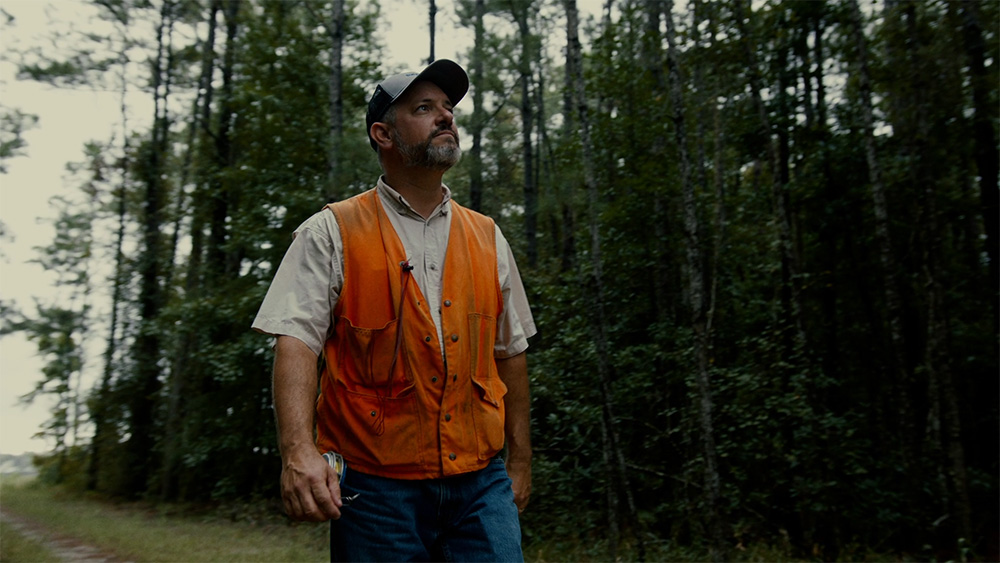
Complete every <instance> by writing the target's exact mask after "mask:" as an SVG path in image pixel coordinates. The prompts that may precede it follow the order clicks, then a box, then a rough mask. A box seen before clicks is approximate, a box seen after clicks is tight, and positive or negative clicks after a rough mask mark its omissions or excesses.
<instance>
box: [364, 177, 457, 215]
mask: <svg viewBox="0 0 1000 563" xmlns="http://www.w3.org/2000/svg"><path fill="white" fill-rule="evenodd" d="M376 187H377V189H378V192H379V195H381V196H382V201H384V202H388V204H389V205H390V206H392V209H393V210H394V211H395V212H396V213H398V214H399V215H403V216H411V217H413V218H417V219H420V220H421V221H423V220H424V218H423V217H421V216H420V214H419V213H417V212H416V211H415V210H414V209H413V207H412V206H411V205H410V203H409V202H408V201H406V198H404V197H403V196H402V195H400V194H399V192H397V191H396V190H394V189H392V188H391V187H390V186H389V184H386V183H385V179H384V178H383V177H382V176H379V178H378V184H377V186H376ZM441 189H442V190H443V191H444V196H443V197H442V198H441V204H440V205H438V206H437V207H436V208H435V209H434V212H433V213H431V216H430V217H429V218H428V220H430V219H433V218H435V217H438V216H442V217H443V216H445V215H447V214H448V213H449V212H450V211H451V190H450V189H449V188H448V186H446V185H444V184H441Z"/></svg>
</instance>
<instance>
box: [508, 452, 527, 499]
mask: <svg viewBox="0 0 1000 563" xmlns="http://www.w3.org/2000/svg"><path fill="white" fill-rule="evenodd" d="M507 475H509V476H510V488H511V489H513V490H514V504H516V505H517V511H518V512H524V508H525V507H526V506H528V501H529V500H530V499H531V462H517V461H513V462H508V463H507Z"/></svg>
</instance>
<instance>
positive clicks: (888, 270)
mask: <svg viewBox="0 0 1000 563" xmlns="http://www.w3.org/2000/svg"><path fill="white" fill-rule="evenodd" d="M849 7H850V10H851V17H852V22H853V34H854V42H855V47H856V49H857V60H858V62H857V64H858V69H857V77H858V85H859V88H860V96H861V99H860V102H861V109H862V119H863V120H864V124H863V125H864V131H865V134H864V137H865V157H866V159H867V161H868V174H869V181H870V183H871V192H872V203H873V208H874V213H875V238H876V241H877V243H878V251H879V259H880V262H881V264H882V281H883V291H884V292H885V301H886V315H887V317H888V325H889V336H890V345H891V349H892V360H893V366H892V369H893V372H894V374H895V383H896V385H895V386H896V392H895V395H896V402H897V409H898V412H899V427H900V434H901V438H902V439H901V440H900V451H901V452H902V455H903V465H904V472H905V473H907V474H909V473H910V470H911V468H912V463H913V455H914V454H913V442H914V424H913V407H912V405H911V401H910V384H911V383H910V375H909V370H908V368H907V363H906V352H905V350H906V343H905V341H904V336H903V312H902V311H903V307H902V299H901V298H900V295H899V289H898V287H899V282H898V280H897V272H898V265H897V263H896V258H895V255H894V254H893V251H892V240H891V237H890V234H889V211H888V203H887V201H886V195H885V192H886V190H885V185H884V184H883V182H882V168H881V165H880V163H879V161H878V158H877V155H876V149H875V118H874V115H873V112H872V102H871V97H872V93H871V75H870V72H869V70H868V45H867V41H866V40H865V35H864V27H863V24H862V18H861V10H860V8H859V7H858V3H857V0H850V6H849Z"/></svg>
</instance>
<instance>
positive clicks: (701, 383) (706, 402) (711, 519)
mask: <svg viewBox="0 0 1000 563" xmlns="http://www.w3.org/2000/svg"><path fill="white" fill-rule="evenodd" d="M664 15H665V17H666V22H667V68H668V76H669V82H670V103H671V105H672V106H673V110H674V111H673V123H674V132H675V135H676V141H677V151H678V157H679V158H678V160H679V161H680V163H679V164H680V173H681V189H682V192H683V204H684V242H685V247H686V252H685V255H686V257H687V273H688V291H687V295H688V302H689V306H690V310H691V328H692V329H693V332H694V347H695V357H696V358H697V364H698V365H697V371H696V372H695V380H696V381H697V383H698V407H699V408H698V421H699V426H700V430H701V444H702V455H703V456H704V460H703V461H704V479H705V494H706V497H707V498H706V499H705V505H706V507H707V509H706V515H705V516H706V521H707V524H708V531H709V537H710V541H711V543H710V544H709V552H710V554H711V557H712V560H713V561H724V560H726V546H725V536H726V535H725V533H724V532H723V524H722V516H721V511H720V505H721V493H720V484H719V470H718V462H717V459H716V458H717V454H716V451H715V430H714V428H713V423H712V385H711V379H710V375H709V348H710V345H709V340H710V335H709V334H708V331H707V330H706V322H705V321H706V319H705V282H704V276H703V271H702V264H703V256H702V250H701V244H700V242H699V233H698V231H699V227H698V205H697V201H696V200H695V194H694V181H693V179H692V177H691V160H690V157H689V156H688V150H687V146H688V139H687V126H686V123H685V117H684V116H685V112H684V97H683V93H682V90H681V76H680V65H679V63H678V60H677V46H676V43H675V40H674V36H675V30H674V17H673V0H668V1H667V3H666V7H665V10H664ZM657 27H659V26H657Z"/></svg>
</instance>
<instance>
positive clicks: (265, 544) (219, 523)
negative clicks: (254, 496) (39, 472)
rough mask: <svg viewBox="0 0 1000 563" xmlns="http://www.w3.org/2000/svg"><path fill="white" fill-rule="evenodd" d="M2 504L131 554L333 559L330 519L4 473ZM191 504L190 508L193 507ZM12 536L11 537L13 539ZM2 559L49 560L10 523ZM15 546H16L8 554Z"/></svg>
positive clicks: (138, 557)
mask: <svg viewBox="0 0 1000 563" xmlns="http://www.w3.org/2000/svg"><path fill="white" fill-rule="evenodd" d="M0 506H2V507H3V509H4V510H5V511H7V510H9V511H10V512H13V513H14V514H17V515H20V516H22V517H24V518H28V519H30V520H32V521H34V522H36V523H44V525H45V526H46V527H47V528H49V529H51V530H54V531H57V532H58V533H59V534H62V535H67V536H72V537H74V538H76V539H78V540H79V541H81V542H83V543H86V544H89V545H92V546H95V547H98V548H100V549H101V550H103V551H106V552H110V553H112V554H114V555H115V556H116V557H118V558H121V559H126V560H130V561H191V562H196V561H328V560H329V555H328V551H327V527H326V526H325V525H319V524H315V525H308V524H295V525H290V524H288V523H286V522H285V521H283V520H282V519H280V518H277V517H274V516H272V515H263V516H262V515H260V514H259V512H258V513H257V514H255V515H253V517H251V515H250V514H249V513H248V512H241V511H239V510H235V509H234V510H232V511H230V512H229V514H228V517H225V516H223V515H220V514H219V513H218V512H212V513H204V514H202V515H200V516H196V515H191V513H188V512H187V510H185V511H183V512H181V511H178V510H177V507H174V509H173V510H170V509H163V508H151V507H150V506H148V505H144V504H141V503H138V504H137V503H129V504H113V503H109V502H106V501H101V500H97V499H93V498H87V497H84V496H79V495H77V494H76V493H69V492H66V491H64V490H62V489H58V488H48V487H42V486H37V485H34V484H26V483H24V482H11V480H9V479H6V478H5V479H4V481H3V483H2V484H0ZM187 508H190V507H187ZM8 539H9V541H10V543H9V544H8ZM2 542H3V556H2V557H0V559H2V560H3V561H44V560H52V558H51V557H50V556H49V557H46V554H45V552H44V551H42V552H38V551H35V550H37V549H38V548H39V547H40V546H38V545H37V544H36V543H34V542H32V541H30V540H27V539H26V538H24V537H23V536H20V535H18V534H16V533H14V532H13V531H12V530H4V535H3V538H2ZM8 548H10V549H12V550H14V549H16V550H17V551H12V552H11V553H10V554H8Z"/></svg>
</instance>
